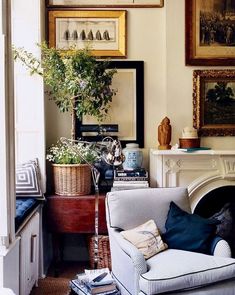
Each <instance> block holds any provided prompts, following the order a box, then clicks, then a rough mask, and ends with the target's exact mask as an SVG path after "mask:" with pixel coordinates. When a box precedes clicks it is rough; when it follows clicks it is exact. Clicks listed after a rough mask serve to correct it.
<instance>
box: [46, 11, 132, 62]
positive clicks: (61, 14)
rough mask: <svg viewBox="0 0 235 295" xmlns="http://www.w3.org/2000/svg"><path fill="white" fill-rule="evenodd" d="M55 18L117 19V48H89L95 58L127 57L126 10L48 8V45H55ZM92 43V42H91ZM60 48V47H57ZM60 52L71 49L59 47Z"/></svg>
mask: <svg viewBox="0 0 235 295" xmlns="http://www.w3.org/2000/svg"><path fill="white" fill-rule="evenodd" d="M56 18H81V19H83V18H84V19H87V18H88V19H89V18H91V19H93V18H97V19H99V18H100V19H104V18H107V20H108V19H115V18H117V19H118V26H119V28H118V40H117V44H118V49H115V50H112V49H105V48H104V49H102V50H100V49H99V50H97V49H91V53H92V54H93V55H94V56H96V57H97V58H102V57H111V58H126V57H127V11H126V10H79V9H73V8H71V9H54V8H53V9H48V10H47V19H48V22H47V39H48V43H49V46H50V47H56ZM91 45H92V43H91ZM59 49H60V48H59ZM61 51H62V52H69V51H71V50H64V49H61Z"/></svg>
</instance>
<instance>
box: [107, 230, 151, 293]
mask: <svg viewBox="0 0 235 295" xmlns="http://www.w3.org/2000/svg"><path fill="white" fill-rule="evenodd" d="M109 241H110V250H111V259H112V273H113V275H114V277H115V278H116V280H117V283H118V286H119V288H120V290H121V291H122V292H123V294H127V293H126V291H125V290H122V287H123V286H125V289H126V290H128V294H132V295H138V294H139V277H140V274H143V273H145V272H146V271H147V264H146V261H145V259H144V256H143V254H142V253H141V252H140V251H139V250H138V249H137V248H136V247H135V246H134V245H132V244H131V243H130V242H129V241H127V240H125V239H124V238H123V237H122V235H121V234H120V232H119V231H118V230H116V229H114V228H109Z"/></svg>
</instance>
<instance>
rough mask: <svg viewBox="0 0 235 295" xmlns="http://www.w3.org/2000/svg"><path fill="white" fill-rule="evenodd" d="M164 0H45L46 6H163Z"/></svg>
mask: <svg viewBox="0 0 235 295" xmlns="http://www.w3.org/2000/svg"><path fill="white" fill-rule="evenodd" d="M163 5H164V0H47V6H48V7H54V6H56V7H65V6H67V7H137V8H138V7H140V8H141V7H163Z"/></svg>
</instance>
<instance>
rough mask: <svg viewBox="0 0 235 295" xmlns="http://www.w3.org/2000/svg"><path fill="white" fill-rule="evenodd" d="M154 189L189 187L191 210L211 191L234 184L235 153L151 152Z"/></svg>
mask: <svg viewBox="0 0 235 295" xmlns="http://www.w3.org/2000/svg"><path fill="white" fill-rule="evenodd" d="M150 185H151V187H171V186H185V187H188V191H189V196H190V201H191V205H192V208H193V207H194V208H195V206H196V204H197V203H198V202H199V200H200V199H201V198H202V197H203V196H204V195H205V194H207V193H208V192H210V191H211V190H213V189H216V188H218V187H221V186H227V185H235V151H234V150H233V151H227V150H226V151H216V150H208V151H199V152H195V153H185V152H182V151H180V150H176V151H175V150H168V151H159V150H154V149H153V150H151V151H150Z"/></svg>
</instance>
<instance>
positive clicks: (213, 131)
mask: <svg viewBox="0 0 235 295" xmlns="http://www.w3.org/2000/svg"><path fill="white" fill-rule="evenodd" d="M222 80H225V81H230V80H231V81H234V83H235V71H234V70H194V71H193V127H194V128H196V129H197V130H198V134H199V136H235V124H210V125H209V124H208V125H204V122H203V118H204V114H203V112H204V104H203V103H204V97H202V96H203V95H202V93H203V89H202V88H203V86H204V84H205V81H210V82H211V81H222ZM234 94H235V93H234Z"/></svg>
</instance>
